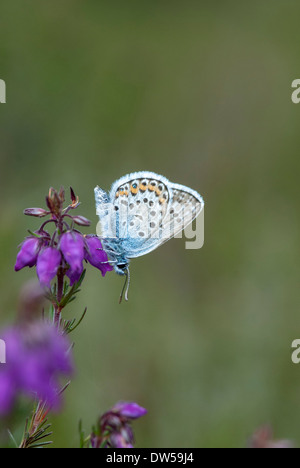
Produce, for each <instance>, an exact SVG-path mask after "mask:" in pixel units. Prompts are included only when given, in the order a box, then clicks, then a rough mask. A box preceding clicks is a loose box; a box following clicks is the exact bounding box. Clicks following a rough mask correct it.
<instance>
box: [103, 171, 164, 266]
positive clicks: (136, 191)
mask: <svg viewBox="0 0 300 468" xmlns="http://www.w3.org/2000/svg"><path fill="white" fill-rule="evenodd" d="M168 185H169V182H168V180H167V179H165V178H164V177H163V176H159V175H157V174H154V173H152V172H136V173H133V174H129V175H128V176H126V177H123V178H122V179H120V180H118V181H116V182H115V183H114V184H113V186H112V189H111V191H110V195H109V199H110V201H111V204H112V205H113V210H112V211H113V212H114V213H115V221H114V222H115V224H116V237H117V238H118V239H120V240H121V242H122V248H123V249H124V252H126V256H127V257H128V258H134V257H138V256H141V255H144V254H145V253H147V252H148V251H151V250H153V249H154V248H156V246H157V243H158V239H157V238H156V237H153V235H152V233H153V232H155V231H156V230H157V228H158V226H159V225H160V224H161V222H162V220H163V218H164V217H165V215H166V212H167V206H168V201H169V199H170V192H169V189H168Z"/></svg>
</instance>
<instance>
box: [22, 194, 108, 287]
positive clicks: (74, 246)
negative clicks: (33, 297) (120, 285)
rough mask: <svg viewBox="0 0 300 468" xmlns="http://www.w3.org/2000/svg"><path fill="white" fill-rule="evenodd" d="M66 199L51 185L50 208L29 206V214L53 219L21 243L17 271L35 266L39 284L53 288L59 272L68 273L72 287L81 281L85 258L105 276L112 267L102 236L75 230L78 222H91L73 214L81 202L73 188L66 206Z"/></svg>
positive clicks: (81, 224)
mask: <svg viewBox="0 0 300 468" xmlns="http://www.w3.org/2000/svg"><path fill="white" fill-rule="evenodd" d="M64 201H65V193H64V190H63V189H61V190H60V191H59V192H57V191H56V190H54V189H52V188H51V189H50V191H49V195H48V196H47V197H46V203H47V207H48V210H44V209H42V208H28V209H26V210H25V211H24V214H26V215H28V216H35V217H38V218H44V217H46V216H50V218H51V219H48V220H47V221H45V222H44V223H43V224H42V226H41V227H40V228H39V229H38V230H37V231H35V232H34V233H32V234H31V235H30V236H28V237H27V238H26V239H25V240H24V242H23V243H22V244H21V246H20V251H19V253H18V256H17V261H16V264H15V270H16V271H19V270H21V269H22V268H24V267H30V268H32V267H34V266H36V271H37V275H38V278H39V281H40V284H41V285H42V286H43V287H47V288H50V287H51V281H52V280H53V279H54V278H55V276H56V275H58V274H59V273H61V275H62V276H64V275H67V276H68V278H69V279H70V285H71V286H72V285H73V284H75V283H76V282H78V281H79V279H80V277H81V275H82V273H83V261H86V262H89V263H90V264H91V265H92V266H93V267H95V268H97V269H99V270H100V271H101V273H102V275H103V276H105V274H106V273H107V272H108V271H112V269H113V268H112V267H111V265H110V264H109V262H108V258H107V255H106V253H105V251H104V250H103V248H102V244H101V241H100V239H99V238H98V237H97V236H95V235H87V236H84V235H83V234H82V233H81V232H80V231H78V230H77V229H75V227H74V226H75V225H79V226H90V221H89V220H88V219H86V218H84V217H83V216H78V215H76V216H73V215H71V214H70V212H71V210H74V209H76V208H77V207H78V206H79V204H80V203H79V200H78V198H76V197H75V194H74V192H73V190H72V189H71V204H70V205H69V206H68V207H67V208H65V209H64V208H63V205H64ZM49 224H53V225H54V233H53V234H50V233H49V231H48V230H47V229H46V228H47V227H48V226H49Z"/></svg>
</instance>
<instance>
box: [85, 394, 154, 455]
mask: <svg viewBox="0 0 300 468" xmlns="http://www.w3.org/2000/svg"><path fill="white" fill-rule="evenodd" d="M146 413H147V410H146V409H145V408H142V407H141V406H139V405H138V404H136V403H133V402H119V403H117V404H116V405H115V406H114V407H113V408H112V409H111V410H109V411H107V413H105V414H103V416H102V417H101V418H100V423H99V427H100V436H98V437H97V436H96V435H95V434H92V437H91V443H92V447H94V448H97V447H101V446H103V444H105V446H107V447H113V448H133V443H134V435H133V431H132V428H131V425H130V422H131V420H133V419H137V418H140V417H141V416H144V415H145V414H146Z"/></svg>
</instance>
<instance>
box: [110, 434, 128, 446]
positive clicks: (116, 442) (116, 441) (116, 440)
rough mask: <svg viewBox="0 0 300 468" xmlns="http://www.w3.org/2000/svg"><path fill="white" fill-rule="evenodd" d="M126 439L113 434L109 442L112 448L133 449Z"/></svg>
mask: <svg viewBox="0 0 300 468" xmlns="http://www.w3.org/2000/svg"><path fill="white" fill-rule="evenodd" d="M126 439H127V437H124V436H123V435H122V434H118V433H114V434H112V435H111V438H110V441H111V445H112V447H113V448H133V445H132V444H131V443H130V442H127V440H126Z"/></svg>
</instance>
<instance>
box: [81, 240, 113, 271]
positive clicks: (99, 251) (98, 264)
mask: <svg viewBox="0 0 300 468" xmlns="http://www.w3.org/2000/svg"><path fill="white" fill-rule="evenodd" d="M85 241H86V252H85V260H87V261H88V262H89V263H90V264H91V265H93V266H94V267H95V268H98V270H100V271H101V273H102V276H105V275H106V273H107V272H108V271H112V270H113V267H112V266H111V265H110V264H109V263H108V258H107V255H106V252H105V251H104V250H103V247H102V244H101V241H100V239H99V237H97V236H93V235H88V236H86V237H85Z"/></svg>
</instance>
